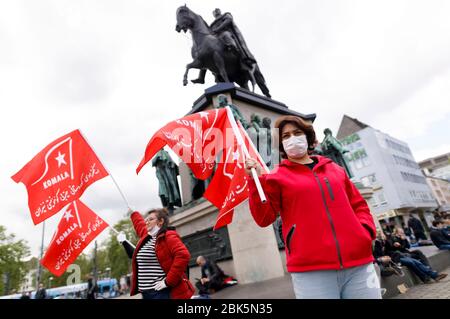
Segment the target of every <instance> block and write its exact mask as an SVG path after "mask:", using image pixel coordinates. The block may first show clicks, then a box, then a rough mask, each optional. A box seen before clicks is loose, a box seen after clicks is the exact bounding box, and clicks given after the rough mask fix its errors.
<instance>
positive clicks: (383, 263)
mask: <svg viewBox="0 0 450 319" xmlns="http://www.w3.org/2000/svg"><path fill="white" fill-rule="evenodd" d="M432 225H433V227H431V229H430V237H431V242H432V244H431V245H433V244H434V246H436V247H437V248H438V249H440V250H448V249H450V245H449V244H450V215H449V214H442V215H440V216H436V217H435V220H434V221H433V222H432ZM402 226H403V227H400V226H394V227H393V228H392V227H384V228H383V230H380V231H379V232H378V234H377V239H376V240H375V242H374V248H373V254H374V257H375V260H376V262H377V264H378V265H379V267H380V273H381V276H390V275H394V274H397V275H403V273H402V270H401V266H405V267H407V268H408V269H409V270H411V271H412V272H413V273H414V274H416V275H417V277H418V278H419V279H420V280H421V281H422V282H424V283H433V282H437V281H440V280H442V279H444V278H445V277H447V275H448V274H446V273H438V272H437V271H436V270H434V269H433V268H432V267H431V265H430V262H429V260H428V258H427V257H426V256H425V255H424V254H423V252H422V251H421V250H419V249H412V248H414V247H412V245H411V243H414V246H415V247H417V246H422V245H424V243H427V244H429V243H428V238H427V236H426V232H425V230H424V227H423V224H422V223H421V222H420V220H419V219H418V218H416V217H415V216H411V217H410V219H409V220H408V226H405V225H402ZM408 234H409V236H408Z"/></svg>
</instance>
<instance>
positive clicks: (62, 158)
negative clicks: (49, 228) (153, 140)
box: [11, 130, 108, 225]
mask: <svg viewBox="0 0 450 319" xmlns="http://www.w3.org/2000/svg"><path fill="white" fill-rule="evenodd" d="M106 176H108V172H107V171H106V169H105V168H104V167H103V165H102V164H101V162H100V160H99V159H98V157H97V155H96V154H95V153H94V151H93V150H92V149H91V147H90V146H89V144H88V143H87V142H86V140H85V139H84V138H83V136H82V135H81V133H80V131H79V130H75V131H73V132H71V133H69V134H66V135H64V136H62V137H60V138H58V139H57V140H55V141H53V142H52V143H50V144H49V145H47V146H46V147H45V148H44V149H43V150H42V151H40V152H39V153H38V154H37V155H36V156H35V157H34V158H33V159H32V160H31V161H29V162H28V163H27V164H26V165H25V166H24V167H23V168H22V169H21V170H20V171H19V172H17V173H16V174H15V175H14V176H12V177H11V178H12V179H13V180H14V181H15V182H16V183H19V182H22V183H23V184H24V185H25V187H26V188H27V192H28V207H29V208H30V212H31V217H32V219H33V223H34V224H35V225H36V224H39V223H41V222H42V221H44V220H46V219H47V218H49V217H51V216H53V215H54V214H56V213H57V212H59V211H60V210H61V209H62V208H63V207H64V206H66V205H67V204H68V203H70V202H71V201H73V200H76V199H78V198H80V196H81V195H82V194H83V192H84V191H85V189H86V188H87V187H88V186H89V185H91V184H92V183H94V182H96V181H98V180H99V179H102V178H103V177H106Z"/></svg>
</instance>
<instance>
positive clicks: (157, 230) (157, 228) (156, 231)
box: [148, 225, 161, 237]
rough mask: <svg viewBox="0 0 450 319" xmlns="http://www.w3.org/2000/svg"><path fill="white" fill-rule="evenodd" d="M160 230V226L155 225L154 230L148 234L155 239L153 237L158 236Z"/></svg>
mask: <svg viewBox="0 0 450 319" xmlns="http://www.w3.org/2000/svg"><path fill="white" fill-rule="evenodd" d="M160 229H161V227H159V226H158V225H155V227H153V228H152V230H151V231H149V232H148V233H149V234H150V235H151V236H152V237H153V236H156V234H157V233H158V232H159V230H160Z"/></svg>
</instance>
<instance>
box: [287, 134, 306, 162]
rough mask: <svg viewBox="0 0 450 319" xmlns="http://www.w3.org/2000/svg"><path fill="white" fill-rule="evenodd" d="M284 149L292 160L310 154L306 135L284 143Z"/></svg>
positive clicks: (291, 138)
mask: <svg viewBox="0 0 450 319" xmlns="http://www.w3.org/2000/svg"><path fill="white" fill-rule="evenodd" d="M283 148H284V151H285V152H286V154H287V156H288V157H290V158H301V157H303V156H305V155H306V153H307V152H308V141H307V140H306V135H300V136H291V137H290V138H288V139H287V140H284V141H283Z"/></svg>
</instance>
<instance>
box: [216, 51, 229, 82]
mask: <svg viewBox="0 0 450 319" xmlns="http://www.w3.org/2000/svg"><path fill="white" fill-rule="evenodd" d="M213 60H214V64H215V65H216V68H217V70H218V71H219V74H220V76H221V77H222V79H223V81H224V82H230V79H229V78H228V74H227V71H226V70H225V61H224V60H223V57H222V56H221V55H220V54H219V52H217V51H215V52H214V54H213ZM216 79H217V77H216Z"/></svg>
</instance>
